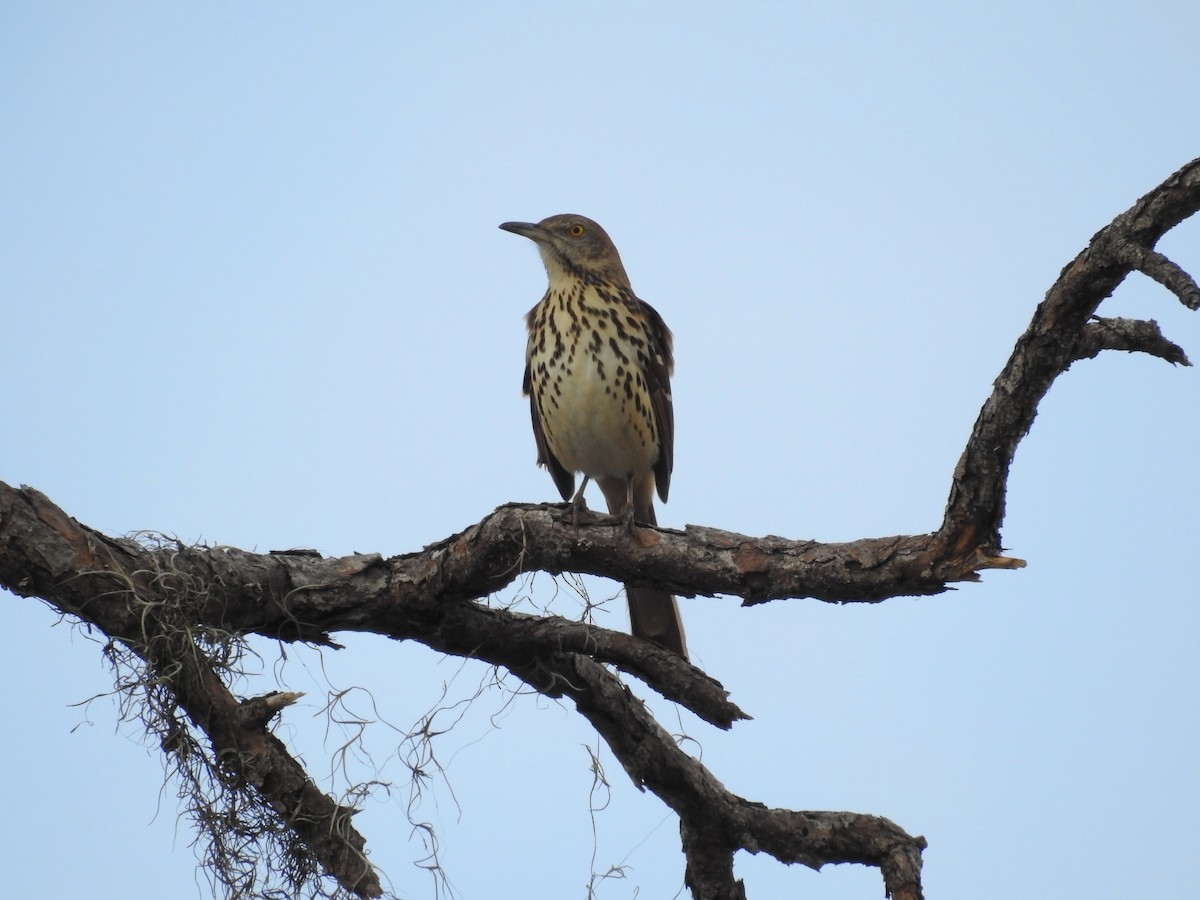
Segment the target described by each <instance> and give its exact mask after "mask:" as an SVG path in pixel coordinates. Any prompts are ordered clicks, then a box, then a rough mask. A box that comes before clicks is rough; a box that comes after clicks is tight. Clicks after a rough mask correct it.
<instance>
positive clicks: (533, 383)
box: [529, 288, 659, 478]
mask: <svg viewBox="0 0 1200 900" xmlns="http://www.w3.org/2000/svg"><path fill="white" fill-rule="evenodd" d="M529 326H530V341H529V374H530V389H531V391H532V393H533V396H534V401H535V402H536V403H537V407H538V413H539V417H540V419H541V424H542V429H543V431H544V433H545V437H546V443H547V445H548V447H549V449H550V451H551V452H552V453H553V454H554V455H555V457H557V458H558V460H559V462H561V463H562V464H563V466H564V467H565V468H567V469H569V470H571V471H575V472H583V473H584V474H585V475H589V476H591V477H593V478H598V477H602V476H606V475H612V476H617V477H621V478H624V477H627V476H629V475H636V474H641V473H644V472H648V471H649V470H650V469H651V468H652V467H653V465H654V462H655V460H656V459H657V458H658V452H659V447H658V429H657V423H656V422H655V420H654V413H653V410H652V407H651V403H650V395H649V389H648V387H647V382H646V377H645V360H646V352H647V342H646V339H645V333H644V331H643V330H641V329H639V328H637V327H636V316H631V315H630V310H629V308H628V306H627V305H626V304H624V303H623V302H622V301H621V300H620V298H618V297H614V296H606V295H605V294H604V293H603V292H599V291H596V290H594V289H593V290H591V291H589V290H586V289H583V288H580V289H578V290H575V291H566V292H560V293H555V292H551V293H550V294H548V295H547V297H546V298H545V299H544V300H543V301H542V303H541V304H539V305H538V307H536V308H535V309H534V311H533V313H532V314H531V315H530V323H529Z"/></svg>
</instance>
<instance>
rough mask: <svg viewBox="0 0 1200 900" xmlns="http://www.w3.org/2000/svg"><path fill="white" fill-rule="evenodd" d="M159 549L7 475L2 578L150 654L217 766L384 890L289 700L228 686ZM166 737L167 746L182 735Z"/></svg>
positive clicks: (357, 883) (0, 542)
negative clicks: (286, 736)
mask: <svg viewBox="0 0 1200 900" xmlns="http://www.w3.org/2000/svg"><path fill="white" fill-rule="evenodd" d="M152 556H153V554H151V553H149V552H148V551H146V550H145V549H144V548H142V547H140V546H139V545H138V544H136V543H133V542H129V541H117V540H113V539H110V538H106V537H104V536H103V535H100V534H99V533H97V532H94V531H91V530H90V529H85V528H84V527H83V526H81V525H80V524H79V523H78V522H76V521H75V520H74V519H72V518H70V517H68V516H67V515H66V514H65V513H64V512H63V511H62V510H61V509H59V508H58V507H57V506H55V505H54V504H53V503H51V502H50V501H49V500H48V499H47V498H46V497H45V496H44V495H42V494H40V493H39V492H37V491H34V490H31V489H28V488H26V489H24V490H21V491H15V490H13V489H12V488H10V487H8V486H7V485H3V484H2V483H0V584H2V585H3V586H5V587H7V588H8V589H9V590H11V591H13V592H14V593H17V594H21V595H25V596H38V597H43V598H45V599H47V600H49V601H50V602H52V603H53V604H54V605H55V606H56V607H57V608H58V609H60V610H61V611H63V612H65V613H70V614H73V615H75V616H78V617H79V618H81V619H83V620H84V621H87V622H90V623H92V624H93V625H95V626H96V627H98V628H100V629H102V630H103V631H104V632H105V633H107V634H108V635H109V636H110V637H111V638H113V639H115V640H118V641H120V642H121V643H122V644H124V645H125V646H126V647H128V648H129V650H130V651H131V652H132V653H134V654H136V655H137V656H139V657H141V658H142V659H143V660H145V662H146V663H147V664H148V666H149V667H150V669H151V671H152V672H153V673H154V675H155V676H156V677H157V678H158V679H161V680H162V681H163V682H165V683H167V684H169V686H170V689H171V691H172V692H173V694H174V696H175V698H176V700H177V702H178V705H179V707H180V708H181V709H182V710H183V711H184V712H185V713H186V714H187V716H188V718H189V719H190V720H191V721H192V723H193V724H195V726H196V727H197V728H199V729H200V730H201V731H202V732H203V733H204V734H205V735H207V737H208V739H209V741H210V742H211V744H212V757H213V759H214V760H215V764H216V766H217V767H218V768H219V769H220V770H221V771H222V772H223V773H226V774H228V775H232V776H233V777H234V778H235V779H237V782H238V787H239V788H240V789H245V790H252V791H255V792H257V794H258V795H259V796H260V797H261V799H262V803H263V804H265V805H266V806H268V807H269V808H270V809H272V810H274V812H275V814H276V815H277V816H278V819H279V822H280V823H281V825H282V826H283V827H284V828H286V829H291V830H292V831H293V832H295V834H296V835H298V836H299V837H300V838H301V839H302V840H303V842H304V844H305V845H306V846H307V847H308V849H309V851H310V852H311V853H312V855H313V857H314V858H315V859H316V860H318V861H319V863H320V865H321V867H322V868H323V869H324V871H325V872H326V873H327V874H328V875H330V876H332V877H333V878H335V879H336V880H337V881H338V883H339V884H340V885H341V886H342V887H343V888H344V889H345V890H347V891H349V892H350V893H352V894H354V895H356V896H359V897H378V896H381V894H382V889H381V887H380V883H379V877H378V875H377V874H376V873H375V871H374V869H373V868H372V867H371V865H370V863H368V862H367V859H366V856H365V855H364V853H363V847H364V845H365V839H364V838H363V836H362V835H361V834H359V833H358V832H357V831H356V830H355V829H354V827H353V825H351V823H350V817H351V816H352V815H353V812H354V811H353V810H352V809H350V808H347V807H343V806H339V805H338V804H337V803H335V802H334V801H333V800H332V799H331V798H330V797H329V796H327V795H326V794H325V793H324V792H323V791H321V790H320V789H319V788H317V786H316V785H315V784H313V782H312V780H311V779H310V778H309V777H308V775H307V773H306V772H305V771H304V767H303V766H301V765H300V763H299V762H298V761H297V760H296V759H295V758H294V757H293V756H292V755H291V754H290V753H288V751H287V748H286V747H285V746H284V745H283V742H282V741H280V740H279V739H278V738H276V737H275V736H274V735H273V734H271V733H270V732H269V731H268V730H267V728H266V725H267V722H268V721H269V720H270V718H272V717H273V716H274V715H275V714H276V713H277V712H278V711H279V709H280V708H281V701H279V700H271V699H269V698H253V699H250V700H247V701H246V702H245V703H240V702H239V701H238V700H237V698H235V697H234V696H233V694H231V693H230V692H229V690H228V688H227V687H226V686H225V683H224V682H223V681H222V679H221V677H220V676H219V675H218V674H217V672H216V671H214V669H213V666H212V665H211V663H210V662H209V660H208V659H207V658H206V656H205V654H204V653H203V651H202V650H201V649H200V648H199V647H198V646H197V644H196V641H195V639H194V638H193V635H192V627H198V626H199V623H200V622H201V621H204V620H203V619H202V618H201V616H199V615H198V610H196V609H187V608H185V606H184V599H185V596H186V595H188V594H190V593H191V592H190V591H181V590H179V587H180V585H182V584H184V583H187V582H188V581H189V580H190V576H188V574H187V573H184V572H181V571H180V570H179V569H178V568H176V567H174V566H173V565H172V566H163V565H157V564H156V562H155V560H153V559H152V558H150V557H152ZM164 573H170V574H169V575H164ZM204 584H210V582H204ZM207 621H208V623H209V624H210V625H211V624H213V621H214V620H213V619H208V620H207ZM164 743H165V744H166V745H167V747H168V748H169V746H170V745H174V744H176V743H177V742H175V741H172V742H164Z"/></svg>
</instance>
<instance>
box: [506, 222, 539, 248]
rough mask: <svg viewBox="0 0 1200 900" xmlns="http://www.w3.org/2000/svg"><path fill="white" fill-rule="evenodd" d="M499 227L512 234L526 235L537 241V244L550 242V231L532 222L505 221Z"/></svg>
mask: <svg viewBox="0 0 1200 900" xmlns="http://www.w3.org/2000/svg"><path fill="white" fill-rule="evenodd" d="M500 227H501V228H502V229H503V230H504V231H511V232H512V233H513V234H519V235H521V237H527V238H529V239H530V240H531V241H537V243H539V244H548V243H550V233H549V232H547V231H546V229H544V228H542V227H541V226H540V225H535V224H534V223H533V222H505V223H503V224H502V225H501V226H500Z"/></svg>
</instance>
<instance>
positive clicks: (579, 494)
mask: <svg viewBox="0 0 1200 900" xmlns="http://www.w3.org/2000/svg"><path fill="white" fill-rule="evenodd" d="M590 480H591V479H590V477H589V476H587V475H584V476H583V483H582V484H581V485H579V490H577V491H576V492H575V496H574V497H572V498H571V524H572V525H574V526H576V527H579V511H580V510H585V511H586V510H587V508H588V505H587V501H586V500H584V499H583V492H584V489H585V488H587V486H588V481H590Z"/></svg>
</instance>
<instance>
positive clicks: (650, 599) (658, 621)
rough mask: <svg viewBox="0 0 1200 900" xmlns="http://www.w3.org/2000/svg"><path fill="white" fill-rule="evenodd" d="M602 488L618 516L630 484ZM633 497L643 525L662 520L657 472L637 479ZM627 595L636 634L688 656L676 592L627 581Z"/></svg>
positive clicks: (638, 519)
mask: <svg viewBox="0 0 1200 900" xmlns="http://www.w3.org/2000/svg"><path fill="white" fill-rule="evenodd" d="M600 488H601V490H602V491H603V492H604V499H605V501H606V502H607V503H608V511H609V513H611V514H612V515H614V516H616V515H620V514H621V513H622V512H624V509H625V503H626V500H627V498H628V496H629V495H628V486H627V484H626V483H625V482H624V481H623V480H622V481H621V482H619V484H611V483H609V484H606V483H605V482H604V481H601V483H600ZM633 501H634V502H633V515H634V520H635V521H636V522H638V523H640V524H642V525H657V524H658V520H657V518H656V517H655V515H654V475H653V473H647V474H646V476H645V477H644V478H643V479H642V480H641V481H640V483H639V482H634V485H633ZM625 597H626V599H627V600H628V601H629V630H630V631H631V632H632V633H633V635H634V636H635V637H640V638H645V639H646V640H650V641H654V643H656V644H658V645H659V646H662V647H666V648H667V649H668V650H673V651H674V652H676V653H678V654H679V655H680V656H682V657H683V658H684V659H687V658H688V654H687V641H686V640H685V638H684V636H683V619H681V618H680V616H679V604H678V603H676V601H675V597H674V595H672V594H670V593H668V592H667V591H664V590H662V589H660V588H653V587H642V586H640V585H632V584H626V585H625Z"/></svg>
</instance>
